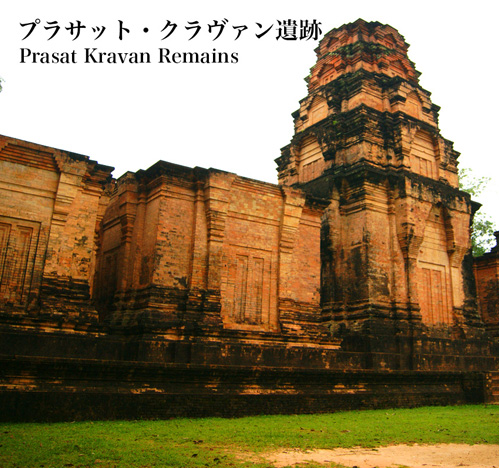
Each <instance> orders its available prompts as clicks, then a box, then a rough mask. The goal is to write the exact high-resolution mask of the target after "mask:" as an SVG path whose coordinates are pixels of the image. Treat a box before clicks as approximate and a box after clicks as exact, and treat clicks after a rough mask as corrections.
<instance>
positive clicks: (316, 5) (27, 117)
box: [0, 0, 499, 228]
mask: <svg viewBox="0 0 499 468" xmlns="http://www.w3.org/2000/svg"><path fill="white" fill-rule="evenodd" d="M6 4H7V5H8V6H7V5H6ZM496 4H497V2H496V1H492V0H491V1H480V0H478V1H477V0H475V1H473V2H472V1H469V0H467V1H459V0H454V1H437V0H433V1H425V0H422V1H418V2H402V1H400V0H399V1H383V0H378V1H376V2H374V1H372V0H369V1H362V0H358V1H352V2H345V1H335V0H317V1H314V0H309V1H307V2H305V1H303V0H300V1H294V0H288V1H280V0H279V1H271V0H266V1H260V0H253V1H251V2H236V1H215V0H212V1H206V0H204V1H189V0H185V1H183V2H179V1H175V2H174V1H167V0H164V1H154V0H141V1H140V2H138V1H133V2H132V1H126V0H121V1H106V0H100V1H92V0H87V1H71V2H69V1H50V0H49V1H43V2H41V1H22V0H18V1H16V2H13V1H12V2H4V5H3V8H2V13H1V15H0V77H2V78H3V80H4V83H3V92H2V93H0V133H1V134H4V135H8V136H11V137H15V138H20V139H23V140H28V141H32V142H35V143H40V144H43V145H47V146H52V147H56V148H60V149H65V150H69V151H72V152H75V153H80V154H84V155H87V156H90V158H92V159H95V160H97V161H98V162H100V163H101V164H106V165H110V166H113V167H115V168H116V169H115V172H114V175H115V176H116V177H118V176H120V175H121V174H123V173H124V172H125V171H136V170H138V169H146V168H148V167H149V166H151V165H152V164H154V163H155V162H156V161H158V160H159V159H163V160H166V161H170V162H174V163H177V164H183V165H186V166H201V167H205V168H208V167H214V168H218V169H223V170H226V171H230V172H235V173H237V174H239V175H242V176H246V177H251V178H255V179H260V180H265V181H268V182H274V183H276V182H277V176H276V171H275V163H274V159H275V158H277V157H278V156H279V155H280V148H281V147H283V146H285V145H286V144H288V143H289V141H290V139H291V137H292V135H293V121H292V117H291V113H292V112H293V111H294V110H296V109H297V108H298V101H299V100H300V99H302V98H303V97H305V96H306V94H307V89H306V84H305V81H304V77H305V76H307V75H308V73H309V69H310V67H312V65H314V63H315V53H314V49H315V47H316V46H317V43H318V41H315V40H297V41H283V40H276V34H277V27H278V20H281V21H283V20H288V19H294V20H297V21H298V22H299V21H300V20H308V21H309V22H311V21H313V20H316V21H317V22H320V23H321V29H322V32H323V34H324V33H326V32H327V31H329V30H330V29H333V28H337V27H339V26H341V25H342V24H344V23H348V22H353V21H355V20H356V19H358V18H363V19H365V20H367V21H380V22H382V23H386V24H390V25H391V26H393V27H395V28H396V29H398V31H399V32H400V33H401V34H402V35H403V36H404V37H405V39H406V42H408V43H409V44H410V46H411V47H410V48H409V58H410V59H411V60H412V61H413V62H415V64H416V68H417V70H419V71H420V72H421V73H422V75H421V78H420V83H421V85H422V86H423V87H424V88H425V89H427V90H428V91H430V92H431V93H432V100H433V103H434V104H437V105H439V106H440V107H441V111H440V129H441V133H442V136H443V137H444V138H447V139H449V140H451V141H453V142H454V148H455V149H456V150H457V151H459V152H460V153H461V157H460V159H459V161H460V167H470V168H472V169H473V171H474V173H475V174H476V175H477V176H488V177H491V178H492V182H491V183H490V184H489V186H488V189H487V191H486V192H485V193H484V196H483V197H481V198H480V199H479V201H481V202H482V203H483V204H484V206H483V208H482V209H483V210H484V211H485V212H486V213H488V214H489V215H490V217H492V218H493V220H494V222H495V224H496V228H499V204H498V203H496V202H497V200H498V199H499V190H498V182H499V180H498V177H497V174H498V172H499V171H498V169H499V149H498V148H499V146H498V144H497V140H496V138H497V135H498V133H499V131H498V128H497V124H498V119H497V113H498V109H499V97H498V93H497V90H496V87H497V80H498V78H497V77H498V76H499V75H498V71H499V70H498V68H499V67H498V65H497V46H498V45H499V39H498V37H497V25H496V23H497V15H496V8H495V6H496ZM38 19H39V20H40V22H39V23H38V24H36V26H35V28H34V30H33V32H32V33H31V35H30V36H29V37H28V38H26V39H25V40H23V37H24V36H25V35H26V34H27V33H28V31H29V29H30V26H24V27H23V26H21V25H20V24H21V23H22V24H28V23H33V22H35V21H36V20H38ZM215 20H216V21H217V22H218V23H219V24H220V23H222V22H225V20H227V21H226V26H225V29H224V30H223V32H222V34H221V35H220V37H219V38H218V39H216V40H213V39H214V36H215V29H214V30H213V32H212V33H211V34H210V33H209V32H208V25H209V24H213V22H214V21H215ZM78 21H80V24H81V25H84V26H86V28H85V29H81V33H80V37H78V38H77V39H74V35H73V36H72V35H71V34H70V31H68V30H66V29H65V28H66V27H68V26H69V25H70V23H71V22H72V23H73V24H75V25H76V24H77V22H78ZM120 21H122V24H123V27H124V28H126V29H128V30H129V31H130V32H128V33H127V32H124V33H123V39H122V40H120V39H119V22H120ZM168 21H170V24H171V23H176V24H177V29H176V30H175V31H173V32H172V34H171V36H170V37H169V38H167V39H164V40H162V38H163V37H164V36H165V35H166V34H167V32H169V31H170V30H169V29H166V30H165V31H163V32H161V30H162V29H163V28H164V27H165V25H166V24H167V22H168ZM196 21H197V22H198V23H199V25H200V26H201V27H202V28H201V30H200V31H199V33H198V35H197V36H196V37H194V38H193V39H191V40H189V38H190V37H191V35H192V34H193V32H194V30H190V31H188V30H186V26H189V22H190V23H193V22H196ZM54 22H57V23H54ZM258 24H260V25H261V27H260V26H259V25H258ZM242 25H244V26H247V28H248V29H247V30H245V31H243V32H242V33H241V37H240V38H239V39H238V40H237V41H236V40H235V36H236V34H237V30H236V29H234V28H233V27H234V26H242ZM50 26H60V27H61V29H60V30H59V31H58V32H57V34H56V35H55V36H54V38H53V39H51V40H49V37H50V36H51V35H52V34H53V33H54V32H55V31H56V30H55V29H45V28H46V27H50ZM270 26H272V28H271V29H270V31H269V32H268V33H267V34H265V35H264V36H263V37H261V38H260V39H258V38H257V37H256V34H261V33H262V32H264V31H265V30H266V29H268V28H269V27H270ZM103 27H104V28H105V29H103ZM144 28H147V29H148V32H147V33H146V32H144ZM100 33H102V34H101V36H100V37H99V38H97V36H98V35H99V34H100ZM73 39H74V40H73ZM21 48H25V49H29V50H30V51H31V52H32V53H34V52H49V53H53V52H57V53H59V54H60V53H61V52H68V53H72V51H75V53H74V57H75V58H76V61H77V63H76V64H73V63H70V64H54V63H51V64H41V63H31V59H30V58H28V59H27V60H26V61H27V62H28V63H20V61H21ZM85 48H91V49H93V48H96V49H97V52H148V53H149V54H150V56H151V63H144V64H108V63H103V64H96V63H84V59H85V53H84V51H85ZM160 48H167V49H169V50H170V53H171V54H173V53H174V52H186V51H193V52H198V53H201V52H209V53H211V52H213V49H215V50H216V51H217V52H227V53H229V55H230V54H231V53H236V54H237V57H238V62H237V63H229V64H186V63H180V64H175V63H170V64H168V63H159V51H158V50H159V49H160ZM39 57H40V56H38V58H39Z"/></svg>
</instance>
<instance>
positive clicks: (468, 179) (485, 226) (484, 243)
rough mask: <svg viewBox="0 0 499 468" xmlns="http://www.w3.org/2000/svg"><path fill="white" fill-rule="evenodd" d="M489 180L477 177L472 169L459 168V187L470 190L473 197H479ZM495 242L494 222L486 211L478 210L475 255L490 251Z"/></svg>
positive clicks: (474, 222)
mask: <svg viewBox="0 0 499 468" xmlns="http://www.w3.org/2000/svg"><path fill="white" fill-rule="evenodd" d="M489 182H490V177H475V176H474V175H473V173H472V171H471V169H469V168H463V169H459V188H460V189H461V190H464V191H465V192H468V193H469V194H470V195H471V196H472V197H478V196H479V195H480V194H481V193H482V192H483V190H484V189H485V187H486V186H487V184H488V183H489ZM494 244H495V237H494V223H493V222H492V220H491V219H490V217H489V216H488V215H487V214H486V213H483V212H481V211H477V212H476V213H475V216H474V217H473V226H472V231H471V245H472V251H473V256H474V257H479V256H480V255H483V254H484V253H486V252H488V251H489V250H490V248H491V247H493V246H494Z"/></svg>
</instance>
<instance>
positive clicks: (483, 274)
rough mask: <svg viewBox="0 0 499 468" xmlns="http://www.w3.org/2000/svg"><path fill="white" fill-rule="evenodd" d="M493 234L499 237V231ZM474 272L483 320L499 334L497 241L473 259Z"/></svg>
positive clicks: (498, 260) (495, 333)
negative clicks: (488, 250)
mask: <svg viewBox="0 0 499 468" xmlns="http://www.w3.org/2000/svg"><path fill="white" fill-rule="evenodd" d="M495 236H496V239H499V232H496V233H495ZM474 273H475V278H476V283H477V295H478V301H479V304H480V312H481V315H482V318H483V321H484V322H485V324H486V325H487V327H488V329H489V330H490V331H491V333H493V334H494V335H495V336H499V241H498V242H497V245H496V246H495V247H493V248H492V249H491V251H490V252H488V253H486V254H485V255H483V256H481V257H479V258H477V259H475V263H474Z"/></svg>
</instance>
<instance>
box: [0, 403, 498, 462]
mask: <svg viewBox="0 0 499 468" xmlns="http://www.w3.org/2000/svg"><path fill="white" fill-rule="evenodd" d="M416 443H417V444H435V443H466V444H479V443H480V444H498V443H499V407H498V406H487V405H476V406H458V407H431V408H416V409H390V410H376V411H349V412H341V413H335V414H319V415H298V416H296V415H295V416H258V417H249V418H239V419H220V418H209V419H196V420H191V419H174V420H168V421H109V422H82V423H58V424H5V423H4V424H0V446H1V450H0V466H2V467H4V468H8V467H21V466H22V467H34V466H37V467H39V466H60V467H63V466H101V467H127V466H142V467H146V466H147V467H204V466H217V467H236V466H237V467H239V466H242V467H244V466H247V467H250V466H253V467H261V468H263V467H271V466H273V465H271V464H270V463H269V462H268V461H266V460H265V459H264V458H263V456H262V454H263V453H265V452H269V451H274V450H277V449H282V448H296V449H301V450H306V449H331V448H335V447H354V446H363V447H378V446H383V445H392V444H416ZM307 466H309V465H307Z"/></svg>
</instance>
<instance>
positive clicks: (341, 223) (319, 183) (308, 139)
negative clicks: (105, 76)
mask: <svg viewBox="0 0 499 468" xmlns="http://www.w3.org/2000/svg"><path fill="white" fill-rule="evenodd" d="M407 49H408V44H407V43H406V42H405V40H404V38H403V37H402V36H401V35H400V34H399V33H398V32H397V30H395V29H394V28H392V27H391V26H388V25H383V24H381V23H378V22H373V23H368V22H366V21H364V20H362V19H359V20H357V21H356V22H355V23H352V24H347V25H344V26H342V27H341V28H338V29H333V30H332V31H330V32H329V33H328V34H326V35H325V37H324V38H323V39H322V40H321V41H320V43H319V46H318V47H317V49H316V53H317V63H316V64H315V65H314V66H313V67H312V69H311V71H310V75H309V76H308V77H307V78H306V81H307V83H308V95H307V97H305V98H304V99H303V100H301V101H300V108H299V109H298V110H297V111H296V112H295V113H293V118H294V125H295V135H294V136H293V138H292V140H291V143H290V144H289V145H288V146H286V147H284V148H283V149H282V155H281V157H280V158H278V159H277V160H276V162H277V164H278V172H279V183H280V184H283V185H292V186H294V187H299V188H301V189H302V190H304V191H305V192H307V193H309V194H311V195H314V196H316V197H321V198H327V199H329V201H330V203H329V207H328V209H327V210H326V214H325V216H324V217H323V228H322V247H321V248H322V311H323V319H324V320H325V321H326V323H327V322H329V323H330V327H331V330H332V331H335V330H336V332H337V333H338V332H339V331H340V330H344V329H349V330H352V329H356V330H359V329H363V330H366V328H367V329H369V330H370V333H371V334H373V335H376V334H379V330H378V331H377V332H374V330H375V329H377V326H379V325H380V324H382V325H383V327H382V328H381V330H385V331H386V330H389V332H390V333H389V334H391V335H393V333H392V332H395V334H399V335H400V333H402V334H404V332H401V328H402V329H405V330H406V331H407V332H410V333H414V329H418V330H425V334H428V333H429V332H430V334H431V333H432V332H435V331H436V330H440V332H441V333H443V330H445V333H444V334H446V335H447V336H450V335H453V334H454V336H455V334H456V333H459V334H460V336H462V334H463V333H465V334H467V333H470V332H471V333H474V330H476V329H477V327H478V328H480V327H481V326H482V325H481V322H480V319H479V316H478V314H477V310H476V300H475V293H474V283H473V280H472V270H471V264H470V263H469V260H470V258H469V257H468V255H467V253H468V251H469V247H470V230H469V226H470V217H471V215H472V209H473V202H471V200H470V198H469V196H468V195H467V194H466V193H463V192H461V191H460V190H459V188H458V176H457V157H458V153H457V152H456V151H455V150H454V149H453V144H452V142H450V141H448V140H446V139H445V138H443V137H442V136H441V135H440V131H439V128H438V111H439V107H438V106H436V105H435V104H433V103H432V102H431V100H430V93H429V92H428V91H426V90H425V89H423V88H422V87H421V86H420V85H419V81H418V76H419V72H418V71H417V70H416V69H415V67H414V64H413V63H412V62H411V61H410V60H409V58H408V57H407ZM368 324H369V325H368ZM387 326H388V328H387ZM393 327H395V329H393ZM404 327H405V328H404ZM441 333H440V335H441ZM381 334H383V333H381ZM449 334H450V335H449ZM385 345H386V341H385ZM411 354H412V353H411Z"/></svg>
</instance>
